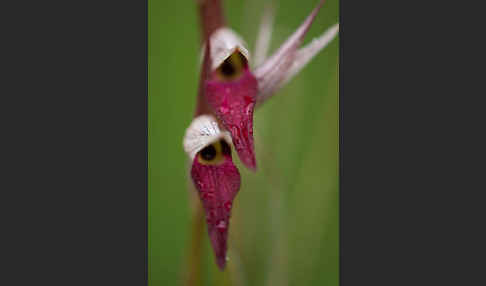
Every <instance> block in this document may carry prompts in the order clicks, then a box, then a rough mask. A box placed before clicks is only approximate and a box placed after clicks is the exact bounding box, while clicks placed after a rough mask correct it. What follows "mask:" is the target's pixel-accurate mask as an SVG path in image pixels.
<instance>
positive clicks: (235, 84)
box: [205, 69, 258, 170]
mask: <svg viewBox="0 0 486 286" xmlns="http://www.w3.org/2000/svg"><path fill="white" fill-rule="evenodd" d="M257 92H258V83H257V80H256V78H255V77H254V76H253V74H252V73H251V72H250V71H249V70H248V69H245V71H244V72H243V74H242V75H241V76H240V78H238V79H237V80H234V81H220V80H218V79H213V80H208V81H206V85H205V95H206V98H207V101H208V103H209V105H210V106H211V107H212V108H213V110H214V112H215V114H216V116H217V117H218V118H219V119H220V120H221V123H222V124H223V126H224V127H225V128H226V129H227V130H228V131H230V132H231V137H232V139H233V144H234V145H235V149H236V152H237V153H238V156H239V157H240V160H241V161H242V163H243V164H244V165H245V166H246V167H248V168H250V169H252V170H255V169H256V160H255V147H254V141H253V110H254V108H255V103H256V96H257Z"/></svg>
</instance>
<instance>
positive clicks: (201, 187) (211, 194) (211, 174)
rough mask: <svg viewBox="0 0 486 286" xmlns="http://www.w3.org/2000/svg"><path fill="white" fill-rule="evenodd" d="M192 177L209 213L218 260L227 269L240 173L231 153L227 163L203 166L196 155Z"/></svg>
mask: <svg viewBox="0 0 486 286" xmlns="http://www.w3.org/2000/svg"><path fill="white" fill-rule="evenodd" d="M191 176H192V179H193V181H194V184H195V186H196V189H197V190H198V192H199V197H200V199H201V201H202V204H203V207H204V211H205V213H206V222H207V225H208V233H209V237H210V240H211V245H212V247H213V250H214V254H215V257H216V262H217V264H218V266H219V268H220V269H221V270H223V269H224V268H225V266H226V251H227V241H228V228H229V219H230V216H231V208H232V205H233V199H234V198H235V196H236V194H237V193H238V190H239V189H240V173H239V172H238V169H237V168H236V166H235V165H234V164H233V161H232V160H231V155H224V162H223V163H221V164H219V165H203V164H201V163H199V161H198V157H197V156H196V157H195V158H194V161H193V164H192V169H191Z"/></svg>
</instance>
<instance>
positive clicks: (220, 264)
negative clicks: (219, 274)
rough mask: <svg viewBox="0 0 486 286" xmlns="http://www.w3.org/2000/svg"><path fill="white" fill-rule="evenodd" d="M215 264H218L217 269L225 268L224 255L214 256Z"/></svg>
mask: <svg viewBox="0 0 486 286" xmlns="http://www.w3.org/2000/svg"><path fill="white" fill-rule="evenodd" d="M216 264H217V265H218V268H219V270H221V271H224V269H225V268H226V256H225V257H218V258H216Z"/></svg>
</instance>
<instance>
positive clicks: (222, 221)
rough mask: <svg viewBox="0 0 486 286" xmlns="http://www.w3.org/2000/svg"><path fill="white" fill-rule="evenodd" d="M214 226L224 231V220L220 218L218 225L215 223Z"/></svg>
mask: <svg viewBox="0 0 486 286" xmlns="http://www.w3.org/2000/svg"><path fill="white" fill-rule="evenodd" d="M216 228H217V229H219V230H220V231H224V230H225V229H226V222H224V220H220V221H219V223H218V225H216Z"/></svg>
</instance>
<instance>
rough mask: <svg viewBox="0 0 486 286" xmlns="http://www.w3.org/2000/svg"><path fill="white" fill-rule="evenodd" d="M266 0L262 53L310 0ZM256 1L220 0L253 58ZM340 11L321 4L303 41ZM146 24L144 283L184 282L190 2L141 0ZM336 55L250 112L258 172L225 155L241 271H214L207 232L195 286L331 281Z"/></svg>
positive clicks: (195, 46)
mask: <svg viewBox="0 0 486 286" xmlns="http://www.w3.org/2000/svg"><path fill="white" fill-rule="evenodd" d="M273 2H274V3H275V4H276V15H275V26H274V33H273V37H272V46H271V50H270V53H272V52H273V51H274V50H275V49H276V48H277V47H278V46H279V45H280V44H281V43H282V42H283V41H284V40H285V39H286V38H287V37H288V36H289V35H290V34H291V33H292V32H293V31H294V30H295V29H296V28H297V27H298V26H299V25H300V23H301V22H302V21H303V20H304V18H305V17H306V16H307V15H308V14H309V13H310V12H311V10H312V9H313V8H314V7H315V5H316V4H317V3H318V0H299V1H296V0H281V1H273ZM265 3H266V2H265V1H262V0H248V1H236V0H227V1H223V5H224V11H225V15H226V20H227V22H228V25H229V26H230V27H231V28H233V29H235V30H236V31H237V32H238V33H240V34H241V35H242V36H243V37H244V38H245V40H246V41H247V43H248V45H249V48H250V50H253V47H254V44H255V37H256V34H257V30H258V25H259V22H260V17H261V15H262V12H263V7H264V4H265ZM338 14H339V3H338V0H328V1H326V3H325V4H324V6H323V7H322V9H321V11H320V12H319V14H318V16H317V18H316V20H315V22H314V24H313V25H312V27H311V29H310V31H309V33H308V34H307V36H306V38H305V39H304V44H305V43H308V42H309V41H310V40H311V39H312V38H313V37H315V36H318V35H319V34H320V33H322V32H323V31H324V30H325V29H327V28H329V27H330V26H331V25H332V24H334V23H337V22H338ZM148 21H149V23H148V48H149V50H148V55H149V59H148V65H149V66H148V69H149V86H148V89H149V98H148V128H149V130H148V132H149V134H148V136H149V146H148V150H149V154H148V155H149V169H148V172H149V178H148V183H149V188H148V191H149V193H148V212H149V213H148V224H149V225H148V243H149V245H148V247H149V249H148V252H149V253H148V254H149V285H151V286H156V285H181V283H182V282H183V277H184V274H185V272H186V270H187V264H186V263H187V259H188V258H187V255H188V252H189V251H188V246H189V245H190V235H191V215H190V214H191V209H190V206H189V188H188V181H187V180H188V177H187V168H188V167H187V158H186V155H185V153H184V151H183V149H182V138H183V136H184V132H185V129H186V128H187V127H188V125H189V124H190V122H191V119H192V116H193V112H194V108H195V102H196V101H195V99H196V93H197V85H198V73H199V66H198V63H199V55H200V35H199V27H198V24H199V19H198V14H197V8H196V5H195V0H181V1H167V0H148ZM338 55H339V38H336V39H334V40H333V41H332V42H331V44H330V45H329V46H328V47H326V48H325V49H324V50H323V51H321V52H320V53H319V54H318V55H317V56H316V58H315V59H314V60H313V61H311V62H310V63H309V65H308V66H307V67H306V68H304V70H303V71H302V72H301V73H300V74H299V75H298V76H297V77H296V78H294V79H293V80H292V81H291V82H290V83H289V84H288V85H287V86H285V87H284V88H283V89H282V90H280V91H279V92H278V93H277V94H276V95H275V96H274V97H273V98H272V99H271V100H269V101H268V102H267V103H265V104H264V105H263V106H262V107H261V108H260V109H258V110H257V111H256V112H255V119H254V120H255V122H254V128H255V130H254V136H255V141H256V142H255V144H256V154H257V164H258V168H259V170H258V172H257V173H251V172H249V171H247V170H246V169H245V168H242V166H241V164H240V162H239V160H238V159H237V156H233V160H234V161H235V162H236V164H237V166H238V167H239V170H240V173H241V177H242V185H241V189H240V192H239V194H238V195H237V197H236V199H235V201H234V209H233V215H232V219H231V225H230V239H229V247H230V253H229V258H230V261H229V262H228V263H229V264H234V265H237V267H236V268H237V269H238V271H237V272H238V273H237V275H234V273H233V274H228V273H227V271H228V270H226V271H225V273H221V272H220V271H219V270H218V269H217V267H216V264H215V263H214V258H213V253H212V250H211V248H210V245H209V240H208V238H207V232H206V230H204V231H205V232H204V241H203V245H204V248H203V259H202V260H203V262H202V265H203V268H202V271H201V276H202V277H201V279H202V285H278V286H281V285H338V271H339V268H338V266H339V252H338V247H339V235H338V232H339V228H338V222H339V217H338V212H339V209H338V205H339V200H338V199H339V198H338V190H339V171H338V162H339V161H338V158H339V139H338V138H339V134H338V131H339V129H338V126H339V122H338V118H339V117H338V116H339V109H338V108H339V107H338V102H339V100H338V92H339V90H338V82H339V77H338V74H339V66H338V65H339V59H338ZM250 65H251V63H250ZM228 268H231V267H227V269H228ZM235 277H236V278H235Z"/></svg>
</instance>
